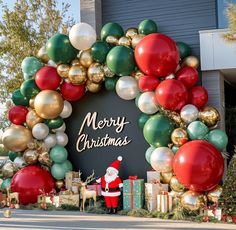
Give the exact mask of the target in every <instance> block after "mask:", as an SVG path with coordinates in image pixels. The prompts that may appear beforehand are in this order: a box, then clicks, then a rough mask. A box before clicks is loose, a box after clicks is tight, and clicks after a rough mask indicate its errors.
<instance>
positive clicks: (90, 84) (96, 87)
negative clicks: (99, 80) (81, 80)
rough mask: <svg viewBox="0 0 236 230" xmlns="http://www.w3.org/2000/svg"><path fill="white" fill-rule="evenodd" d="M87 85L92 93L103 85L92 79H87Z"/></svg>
mask: <svg viewBox="0 0 236 230" xmlns="http://www.w3.org/2000/svg"><path fill="white" fill-rule="evenodd" d="M86 87H87V89H88V91H89V92H91V93H97V92H99V91H100V90H101V88H102V86H101V85H100V84H96V83H94V82H92V81H87V83H86Z"/></svg>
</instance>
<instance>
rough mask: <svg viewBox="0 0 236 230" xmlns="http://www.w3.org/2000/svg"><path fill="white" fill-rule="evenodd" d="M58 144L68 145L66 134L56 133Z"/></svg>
mask: <svg viewBox="0 0 236 230" xmlns="http://www.w3.org/2000/svg"><path fill="white" fill-rule="evenodd" d="M56 140H57V144H58V145H61V146H65V145H67V143H68V136H67V135H66V134H65V133H64V132H56Z"/></svg>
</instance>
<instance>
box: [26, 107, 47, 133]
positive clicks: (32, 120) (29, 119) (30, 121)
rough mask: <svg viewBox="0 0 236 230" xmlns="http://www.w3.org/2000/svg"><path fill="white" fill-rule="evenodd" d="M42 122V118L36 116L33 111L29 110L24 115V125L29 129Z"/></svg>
mask: <svg viewBox="0 0 236 230" xmlns="http://www.w3.org/2000/svg"><path fill="white" fill-rule="evenodd" d="M41 122H43V118H41V117H40V116H38V114H37V113H36V112H35V110H30V111H29V112H28V113H27V115H26V124H27V125H28V127H29V128H30V129H32V128H33V127H34V125H36V124H38V123H41Z"/></svg>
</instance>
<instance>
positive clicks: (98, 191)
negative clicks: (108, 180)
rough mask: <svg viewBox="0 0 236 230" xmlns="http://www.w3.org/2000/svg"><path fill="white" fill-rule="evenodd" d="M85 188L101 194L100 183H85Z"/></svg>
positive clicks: (98, 194)
mask: <svg viewBox="0 0 236 230" xmlns="http://www.w3.org/2000/svg"><path fill="white" fill-rule="evenodd" d="M87 189H89V190H95V191H96V194H97V196H101V195H102V187H101V184H98V183H93V184H90V185H87Z"/></svg>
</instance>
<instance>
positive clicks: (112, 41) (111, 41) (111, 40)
mask: <svg viewBox="0 0 236 230" xmlns="http://www.w3.org/2000/svg"><path fill="white" fill-rule="evenodd" d="M106 42H107V43H109V44H111V45H115V46H116V45H118V43H119V39H118V38H117V37H114V36H107V38H106Z"/></svg>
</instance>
